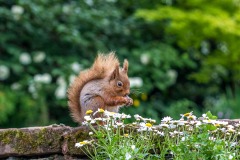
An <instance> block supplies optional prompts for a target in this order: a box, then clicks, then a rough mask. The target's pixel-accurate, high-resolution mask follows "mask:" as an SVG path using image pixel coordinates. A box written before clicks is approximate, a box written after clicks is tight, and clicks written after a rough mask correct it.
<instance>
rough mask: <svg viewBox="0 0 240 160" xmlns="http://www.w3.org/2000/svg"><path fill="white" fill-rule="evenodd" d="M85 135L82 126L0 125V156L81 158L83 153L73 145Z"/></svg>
mask: <svg viewBox="0 0 240 160" xmlns="http://www.w3.org/2000/svg"><path fill="white" fill-rule="evenodd" d="M87 137H88V129H87V128H86V127H76V128H72V127H69V126H60V125H51V126H45V127H29V128H9V129H0V159H1V158H9V157H24V159H25V158H32V159H34V158H35V159H37V158H39V157H40V158H41V157H42V158H44V157H53V159H59V157H62V158H64V159H71V158H78V159H79V158H81V157H83V158H84V157H85V155H84V153H83V152H82V151H81V150H80V149H77V148H75V147H74V145H75V143H76V142H77V141H78V142H79V141H83V140H85V139H87ZM15 159H16V158H15Z"/></svg>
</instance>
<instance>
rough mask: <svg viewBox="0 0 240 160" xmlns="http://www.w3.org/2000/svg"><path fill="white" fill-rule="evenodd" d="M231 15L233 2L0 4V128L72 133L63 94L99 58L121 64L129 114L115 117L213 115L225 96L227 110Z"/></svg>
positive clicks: (235, 75)
mask: <svg viewBox="0 0 240 160" xmlns="http://www.w3.org/2000/svg"><path fill="white" fill-rule="evenodd" d="M239 8H240V2H239V0H221V1H219V0H213V1H206V0H191V1H190V0H188V1H184V2H183V1H180V0H175V1H173V0H162V1H154V0H140V1H134V0H129V1H119V0H106V1H98V0H83V1H74V0H68V1H64V0H52V1H48V0H38V1H31V0H16V1H13V0H9V1H0V17H1V18H0V127H22V126H34V125H47V124H51V123H64V124H68V125H76V124H74V123H73V122H72V120H71V118H70V116H69V113H68V108H67V99H66V90H67V87H68V86H69V83H70V81H71V80H72V79H73V77H74V76H75V75H77V74H78V73H79V71H81V70H83V69H85V68H87V67H89V66H90V65H91V64H92V62H93V60H94V58H95V56H96V54H97V52H109V51H116V53H117V55H118V57H119V58H120V60H121V61H123V59H124V58H127V59H128V60H129V62H130V66H129V76H130V77H131V82H132V84H133V87H132V95H131V97H133V98H134V106H133V107H129V108H123V109H122V110H121V111H123V112H127V113H131V114H136V113H137V114H141V115H142V116H146V117H151V118H155V119H157V120H158V121H159V120H160V119H161V117H162V116H166V115H169V116H173V117H176V118H177V117H179V114H180V113H183V112H187V111H191V110H193V111H195V112H197V113H198V114H200V113H201V112H202V111H205V110H206V109H209V108H210V110H211V109H212V110H214V112H215V113H217V114H218V113H220V112H223V111H225V109H226V108H229V105H227V104H226V103H221V105H220V103H219V102H220V101H222V102H223V101H224V100H225V101H228V99H229V96H228V95H229V93H230V92H231V93H232V94H231V95H232V96H231V97H230V99H231V104H233V105H232V106H234V105H235V104H234V102H235V101H234V100H238V101H239V99H240V97H239V96H236V95H237V93H238V92H236V86H237V85H239V81H240V74H239V73H240V67H239V66H240V65H239V61H240V50H239V49H238V46H239V42H238V40H239V36H240V16H239V15H240V14H239V13H240V10H239ZM226 88H228V90H229V92H228V94H227V91H226ZM235 92H236V93H235ZM224 97H226V98H224ZM214 102H216V103H214ZM215 106H216V107H215ZM237 110H238V109H237V107H232V110H231V112H229V116H228V117H230V118H234V117H237V116H239V114H236V113H237V112H236V111H237ZM233 113H234V114H233Z"/></svg>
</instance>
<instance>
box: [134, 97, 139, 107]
mask: <svg viewBox="0 0 240 160" xmlns="http://www.w3.org/2000/svg"><path fill="white" fill-rule="evenodd" d="M139 105H140V101H139V100H138V99H134V100H133V106H134V107H138V106H139Z"/></svg>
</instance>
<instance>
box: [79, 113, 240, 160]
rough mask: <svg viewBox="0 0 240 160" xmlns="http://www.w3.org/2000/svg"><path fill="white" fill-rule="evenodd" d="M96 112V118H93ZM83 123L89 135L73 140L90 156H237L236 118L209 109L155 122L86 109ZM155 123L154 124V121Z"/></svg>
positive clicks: (239, 129) (238, 126)
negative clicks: (222, 117) (220, 116)
mask: <svg viewBox="0 0 240 160" xmlns="http://www.w3.org/2000/svg"><path fill="white" fill-rule="evenodd" d="M96 113H98V114H100V117H99V118H93V116H94V115H95V114H96ZM84 118H85V121H84V122H83V125H86V126H88V127H89V128H90V130H91V131H90V132H89V139H87V140H84V141H81V142H77V143H76V144H75V147H77V148H80V149H81V150H82V151H83V152H85V154H86V155H87V156H89V158H91V159H116V158H117V159H123V160H126V159H128V160H133V159H149V160H150V159H167V160H170V159H176V160H183V159H189V160H190V159H193V160H195V159H224V160H225V159H228V160H237V159H239V158H240V153H239V139H238V137H239V134H240V122H236V123H235V124H234V125H230V124H228V122H226V121H219V120H216V118H217V117H216V116H213V115H212V114H211V112H207V113H206V114H203V115H202V116H201V117H196V116H195V115H193V112H189V113H185V114H181V118H180V119H179V120H173V118H171V117H164V118H163V119H162V120H161V123H160V124H159V125H156V121H155V120H153V119H150V118H143V117H141V116H139V115H134V119H135V122H133V123H129V124H127V123H125V121H126V119H128V118H131V116H130V115H126V114H124V113H122V114H119V113H113V112H108V111H104V110H103V109H99V110H98V111H96V112H95V113H93V111H92V110H88V111H87V112H86V116H85V117H84ZM154 124H155V125H154Z"/></svg>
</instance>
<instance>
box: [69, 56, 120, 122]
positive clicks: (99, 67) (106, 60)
mask: <svg viewBox="0 0 240 160" xmlns="http://www.w3.org/2000/svg"><path fill="white" fill-rule="evenodd" d="M117 65H119V61H118V59H117V57H116V56H115V53H114V52H111V53H109V54H106V55H105V54H98V56H97V58H96V59H95V61H94V63H93V65H92V67H91V68H89V69H87V70H84V71H82V72H80V74H79V75H78V76H77V77H76V78H75V79H74V81H73V82H72V84H71V86H70V87H69V89H68V106H69V109H70V112H71V116H72V118H73V120H74V121H75V122H82V121H83V117H82V114H81V106H80V94H81V90H82V88H83V87H84V85H85V84H87V83H88V82H90V81H92V80H96V79H103V78H105V77H106V76H107V75H109V74H110V73H112V72H113V71H114V69H115V68H116V66H117Z"/></svg>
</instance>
